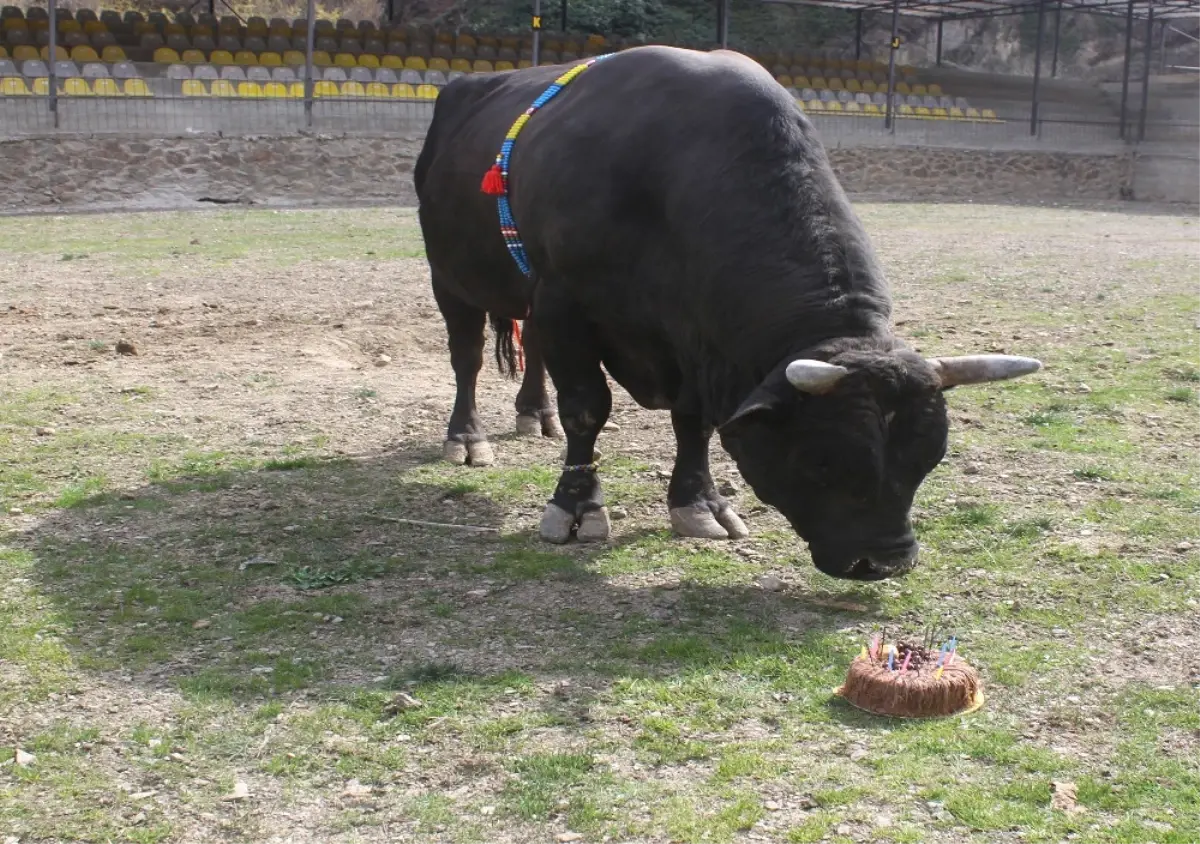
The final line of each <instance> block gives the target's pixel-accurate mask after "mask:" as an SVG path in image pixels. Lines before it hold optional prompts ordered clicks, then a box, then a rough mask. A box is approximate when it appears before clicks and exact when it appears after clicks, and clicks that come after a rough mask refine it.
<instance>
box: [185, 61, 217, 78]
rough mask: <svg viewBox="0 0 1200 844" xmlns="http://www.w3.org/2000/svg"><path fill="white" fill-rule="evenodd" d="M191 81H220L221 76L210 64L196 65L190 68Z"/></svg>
mask: <svg viewBox="0 0 1200 844" xmlns="http://www.w3.org/2000/svg"><path fill="white" fill-rule="evenodd" d="M192 78H193V79H220V78H221V74H219V73H217V69H216V68H215V67H213V66H212V65H210V64H198V65H195V66H194V67H193V68H192Z"/></svg>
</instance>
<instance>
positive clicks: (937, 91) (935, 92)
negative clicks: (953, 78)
mask: <svg viewBox="0 0 1200 844" xmlns="http://www.w3.org/2000/svg"><path fill="white" fill-rule="evenodd" d="M929 95H930V96H931V97H940V96H942V86H941V85H939V84H937V83H936V82H934V83H933V84H932V85H930V86H929Z"/></svg>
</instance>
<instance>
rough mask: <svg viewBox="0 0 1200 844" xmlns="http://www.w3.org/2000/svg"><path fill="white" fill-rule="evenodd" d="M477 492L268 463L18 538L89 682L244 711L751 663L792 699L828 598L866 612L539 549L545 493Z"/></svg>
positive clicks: (401, 476)
mask: <svg viewBox="0 0 1200 844" xmlns="http://www.w3.org/2000/svg"><path fill="white" fill-rule="evenodd" d="M423 470H432V471H435V472H441V473H443V474H437V475H431V474H430V473H429V472H426V475H429V476H436V477H438V478H442V480H439V481H436V482H423V481H419V480H414V479H413V478H414V474H415V476H416V477H418V478H419V477H423V475H422V474H421V473H422V471H423ZM481 477H485V476H482V475H480V474H479V473H478V470H470V469H467V468H462V469H445V468H444V467H439V466H438V464H437V462H436V454H435V453H433V452H431V451H428V450H420V451H412V452H399V453H391V454H385V455H379V456H374V457H371V458H368V459H362V460H312V459H301V460H296V461H284V462H280V463H268V464H267V466H266V467H265V468H262V469H258V470H255V471H248V472H214V473H209V474H200V475H193V476H184V477H178V478H175V479H173V480H170V481H166V482H163V483H158V484H154V485H150V486H146V487H143V488H141V489H137V490H132V491H127V492H124V493H121V494H120V495H105V496H98V497H94V498H91V499H88V500H87V501H85V502H83V503H82V504H80V505H79V506H76V507H72V508H69V509H66V510H61V511H57V512H55V513H53V514H51V515H49V516H47V517H46V518H45V519H44V520H42V521H40V522H39V523H38V524H37V526H36V527H34V528H32V529H31V530H29V531H28V532H26V533H24V534H21V535H18V536H16V537H14V538H13V539H14V543H15V544H17V545H19V546H20V547H22V548H24V549H25V550H26V551H27V552H29V553H30V554H32V555H33V556H34V566H33V569H34V572H35V576H36V578H37V579H38V580H39V581H40V584H39V585H40V591H41V592H42V594H44V595H45V596H47V598H49V599H50V600H51V601H53V602H54V603H55V604H56V605H57V609H58V612H59V615H60V618H61V619H62V621H63V626H64V627H65V629H66V630H67V631H69V632H68V641H69V642H70V647H71V649H72V653H73V655H74V659H75V661H76V663H77V665H78V666H79V667H80V668H83V669H85V670H89V671H92V672H97V673H100V674H104V675H107V676H110V677H111V676H114V675H115V676H116V677H119V678H122V679H124V680H126V681H128V682H133V683H138V684H143V685H145V686H147V687H150V688H160V689H161V688H171V687H176V688H178V689H180V690H181V691H182V692H183V693H184V694H185V695H193V696H202V697H210V698H211V697H218V698H225V699H230V700H235V701H238V700H240V701H252V700H263V699H271V698H276V697H284V698H287V697H288V696H316V697H322V696H324V695H326V694H340V693H342V692H344V691H345V690H347V689H377V690H387V689H393V690H394V689H402V688H409V687H419V686H421V685H422V684H427V683H430V682H441V681H446V680H454V679H456V678H474V679H476V680H486V679H487V678H495V677H500V678H504V677H512V676H514V673H515V674H516V675H520V676H522V677H524V678H526V679H527V680H529V681H531V682H537V683H541V684H543V685H546V684H554V683H560V684H561V683H563V682H564V681H565V682H567V683H571V682H573V683H575V684H576V685H577V687H579V688H581V689H586V688H588V687H589V686H590V688H591V689H593V690H595V691H599V690H600V689H602V688H604V687H605V686H607V685H608V682H609V681H611V680H612V679H614V678H617V677H624V678H628V677H662V676H669V675H671V674H673V673H679V672H688V671H694V670H704V669H705V668H709V667H711V668H718V667H723V668H729V667H730V666H733V667H736V666H737V664H738V662H739V660H741V659H752V660H754V661H755V664H756V665H760V664H761V663H762V661H763V659H764V658H768V659H769V660H775V661H778V662H779V665H780V667H779V669H778V670H779V672H780V679H779V682H780V687H781V688H784V687H786V679H785V677H784V675H787V674H789V673H790V672H791V671H792V670H793V669H797V668H798V667H805V666H806V668H804V670H808V671H817V672H824V673H826V674H829V679H831V680H836V679H837V677H838V675H839V674H840V671H841V670H842V666H841V665H839V663H843V664H844V662H843V659H842V658H841V657H840V656H839V654H840V653H841V652H842V651H844V650H845V648H844V642H840V641H839V642H835V641H834V637H833V636H831V635H830V633H831V630H832V629H834V628H836V627H838V626H844V625H845V624H847V623H850V621H848V620H847V619H846V618H845V617H843V616H842V612H841V611H840V610H838V609H837V608H836V607H837V600H846V599H850V600H854V601H859V602H862V605H861V606H858V607H856V609H857V611H858V612H860V613H861V612H864V611H870V610H871V609H873V607H874V604H873V603H872V602H871V599H870V598H866V599H864V598H863V597H862V595H863V593H862V592H860V591H858V590H856V589H855V588H853V587H851V588H848V589H846V590H843V591H839V592H835V593H817V592H814V593H810V594H806V595H797V594H792V595H788V594H783V593H772V592H767V591H764V590H763V589H761V588H759V587H758V586H757V585H756V584H755V582H754V580H755V574H756V570H755V569H754V568H753V567H752V566H749V565H748V564H747V562H746V561H745V560H744V559H742V558H741V557H740V556H738V555H736V554H734V553H732V547H731V546H730V545H726V544H723V543H701V542H690V541H681V540H678V539H673V538H671V537H669V536H668V535H667V534H666V532H665V531H656V530H647V529H639V528H628V529H625V530H624V531H623V532H622V531H621V530H620V528H621V527H622V526H623V525H624V524H627V523H620V522H619V523H617V525H618V531H617V534H616V536H615V538H614V539H613V540H612V541H611V542H609V543H606V544H603V545H599V546H589V545H580V544H572V545H570V546H566V547H555V546H549V545H546V544H544V543H541V542H540V541H539V540H538V539H537V537H536V524H537V520H538V517H539V516H540V510H541V507H542V502H544V501H545V494H546V490H545V489H544V485H545V480H544V479H534V480H532V481H531V480H530V479H529V478H528V477H526V476H525V475H523V474H522V473H521V472H520V470H517V471H515V472H509V473H499V472H496V473H491V474H489V475H487V476H486V477H487V478H488V479H489V480H488V481H487V482H486V483H481V482H480V480H479V479H480V478H481ZM396 518H405V519H418V520H426V521H432V522H442V523H453V524H461V525H471V526H476V527H483V528H493V529H496V530H497V531H499V530H500V529H503V533H501V532H483V531H477V530H457V529H454V528H445V527H426V526H419V525H411V524H401V523H398V522H396V521H389V520H394V519H396ZM804 565H807V563H804ZM866 594H868V595H869V594H870V593H866ZM822 602H825V603H826V605H827V606H828V605H829V604H830V603H832V604H833V605H834V607H835V608H833V609H819V607H820V605H821V604H822ZM814 604H815V605H816V606H814ZM768 679H769V678H768ZM820 683H821V685H822V686H824V685H825V680H821V681H820ZM833 684H834V683H829V686H830V687H831V686H832V685H833ZM339 690H340V691H339ZM845 715H846V717H848V718H853V719H855V720H857V718H856V716H855V715H853V714H852V713H851V712H850V711H846V712H845Z"/></svg>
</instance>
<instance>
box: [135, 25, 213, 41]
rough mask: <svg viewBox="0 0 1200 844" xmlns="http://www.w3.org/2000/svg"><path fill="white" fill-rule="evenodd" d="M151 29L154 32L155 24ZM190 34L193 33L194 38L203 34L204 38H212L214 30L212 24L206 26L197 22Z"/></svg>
mask: <svg viewBox="0 0 1200 844" xmlns="http://www.w3.org/2000/svg"><path fill="white" fill-rule="evenodd" d="M150 31H151V32H153V31H154V29H153V26H151V30H150ZM190 34H191V36H192V37H193V38H198V37H201V36H203V37H204V38H212V36H213V31H212V27H211V26H206V25H205V24H202V23H198V24H196V25H195V26H193V27H192V28H191V30H190Z"/></svg>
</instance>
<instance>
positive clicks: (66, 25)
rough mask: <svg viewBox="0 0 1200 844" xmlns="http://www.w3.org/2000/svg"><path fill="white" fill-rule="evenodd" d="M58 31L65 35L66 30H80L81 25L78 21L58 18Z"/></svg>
mask: <svg viewBox="0 0 1200 844" xmlns="http://www.w3.org/2000/svg"><path fill="white" fill-rule="evenodd" d="M58 31H59V32H61V33H62V34H63V35H66V34H67V33H68V32H82V31H83V27H82V26H81V25H80V23H79V21H76V20H71V19H70V18H67V19H66V20H60V21H59V22H58Z"/></svg>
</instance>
